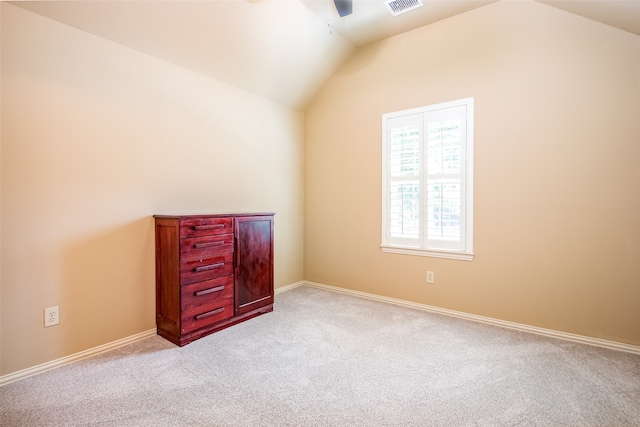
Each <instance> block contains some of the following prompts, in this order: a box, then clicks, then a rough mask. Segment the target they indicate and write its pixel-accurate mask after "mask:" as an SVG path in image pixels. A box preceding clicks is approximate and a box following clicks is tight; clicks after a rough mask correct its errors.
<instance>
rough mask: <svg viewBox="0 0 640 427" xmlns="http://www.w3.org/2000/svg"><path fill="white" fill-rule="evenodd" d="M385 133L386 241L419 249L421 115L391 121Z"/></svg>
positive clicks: (420, 241)
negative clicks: (387, 215) (386, 146)
mask: <svg viewBox="0 0 640 427" xmlns="http://www.w3.org/2000/svg"><path fill="white" fill-rule="evenodd" d="M387 129H388V131H389V133H388V135H387V139H388V141H389V145H388V157H387V159H388V165H387V170H388V173H389V189H388V193H387V198H388V200H387V203H388V214H389V230H388V232H389V236H388V237H389V240H390V241H391V242H393V243H395V244H401V245H406V246H414V247H420V246H421V244H422V239H421V237H422V236H421V233H420V229H421V224H420V222H421V221H420V220H421V218H420V212H421V206H420V204H421V193H420V188H421V182H420V180H421V169H422V157H423V156H422V146H423V138H422V136H423V124H422V114H414V115H410V116H404V117H398V118H394V119H390V121H389V126H388V127H387Z"/></svg>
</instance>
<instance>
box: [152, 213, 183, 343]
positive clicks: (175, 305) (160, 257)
mask: <svg viewBox="0 0 640 427" xmlns="http://www.w3.org/2000/svg"><path fill="white" fill-rule="evenodd" d="M178 242H179V233H178V227H177V226H176V224H175V223H174V222H172V221H167V220H159V221H157V222H156V260H157V261H156V323H157V324H158V327H160V328H163V329H166V330H167V331H169V332H171V333H174V334H176V333H178V330H179V323H180V291H179V289H176V288H175V286H173V284H174V283H176V282H178V281H179V280H180V269H179V264H177V263H175V262H173V260H175V259H177V257H178Z"/></svg>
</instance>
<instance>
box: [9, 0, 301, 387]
mask: <svg viewBox="0 0 640 427" xmlns="http://www.w3.org/2000/svg"><path fill="white" fill-rule="evenodd" d="M1 7H2V80H1V83H2V87H1V89H2V120H1V126H2V134H1V136H2V139H1V160H2V164H1V173H2V176H1V184H2V188H1V191H2V192H1V194H2V211H1V217H0V218H1V220H2V223H1V230H2V246H1V251H2V265H1V268H2V270H1V274H2V276H1V288H0V289H1V297H2V303H1V314H2V317H1V323H0V327H1V331H2V359H1V368H0V375H6V374H9V373H11V372H15V371H17V370H20V369H24V368H28V367H32V366H34V365H37V364H40V363H43V362H48V361H51V360H54V359H57V358H60V357H63V356H67V355H70V354H74V353H77V352H79V351H82V350H86V349H89V348H92V347H95V346H98V345H101V344H104V343H108V342H112V341H114V340H117V339H120V338H124V337H128V336H131V335H133V334H136V333H139V332H143V331H147V330H149V329H152V328H154V327H155V319H154V317H155V297H154V295H155V289H154V237H153V231H154V228H153V218H152V216H151V215H153V214H154V213H191V212H211V211H238V210H241V211H275V212H276V219H275V227H276V266H275V270H276V271H275V280H276V286H282V285H286V284H290V283H293V282H296V281H299V280H302V278H303V276H302V265H303V264H302V253H303V251H302V249H303V248H302V235H303V233H302V232H303V228H302V219H303V211H302V209H303V205H302V200H303V197H302V196H303V134H304V130H303V115H302V113H300V112H296V111H293V110H290V109H288V108H284V107H282V106H279V105H276V104H273V103H270V102H268V101H265V100H263V99H260V98H257V97H255V96H253V95H250V94H247V93H245V92H242V91H239V90H237V89H234V88H232V87H229V86H226V85H224V84H222V83H219V82H216V81H213V80H210V79H207V78H204V77H202V76H200V75H197V74H194V73H192V72H189V71H187V70H184V69H182V68H179V67H176V66H173V65H170V64H168V63H165V62H162V61H159V60H157V59H155V58H153V57H150V56H146V55H143V54H141V53H138V52H136V51H133V50H131V49H128V48H125V47H123V46H120V45H117V44H115V43H112V42H109V41H106V40H104V39H100V38H98V37H94V36H92V35H89V34H87V33H85V32H82V31H79V30H76V29H73V28H71V27H67V26H65V25H62V24H59V23H57V22H55V21H52V20H49V19H46V18H43V17H40V16H38V15H35V14H32V13H30V12H26V11H24V10H22V9H19V8H16V7H14V6H12V5H9V4H6V3H3V4H2V5H1ZM56 305H58V306H60V319H61V324H60V325H59V326H55V327H50V328H46V329H45V328H44V327H43V309H44V308H45V307H50V306H56Z"/></svg>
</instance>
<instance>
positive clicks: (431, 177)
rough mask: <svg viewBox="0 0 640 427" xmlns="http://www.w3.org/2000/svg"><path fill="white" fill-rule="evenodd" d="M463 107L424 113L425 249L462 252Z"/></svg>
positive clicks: (463, 180)
mask: <svg viewBox="0 0 640 427" xmlns="http://www.w3.org/2000/svg"><path fill="white" fill-rule="evenodd" d="M465 116H466V108H465V106H460V107H451V108H445V109H441V110H436V111H430V112H427V113H425V117H426V120H425V121H426V126H425V127H426V132H427V143H426V153H427V165H426V171H425V172H426V204H427V212H426V213H427V221H426V230H425V231H426V234H427V245H426V246H427V247H428V248H432V249H449V250H457V251H464V249H465V239H464V223H465V200H464V194H465V182H466V180H465V163H466V162H465V161H464V158H465V151H466V150H465V148H466V144H465V141H466V131H465V128H466V126H465V122H466V118H465Z"/></svg>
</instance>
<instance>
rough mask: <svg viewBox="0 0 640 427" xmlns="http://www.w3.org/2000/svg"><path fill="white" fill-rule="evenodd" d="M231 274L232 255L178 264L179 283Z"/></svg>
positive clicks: (213, 256)
mask: <svg viewBox="0 0 640 427" xmlns="http://www.w3.org/2000/svg"><path fill="white" fill-rule="evenodd" d="M229 274H233V253H231V252H229V253H227V254H222V255H212V256H207V257H203V258H200V259H188V260H183V261H181V262H180V283H181V284H183V285H187V284H189V283H194V282H199V281H201V280H208V279H213V278H215V277H221V276H228V275H229Z"/></svg>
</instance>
